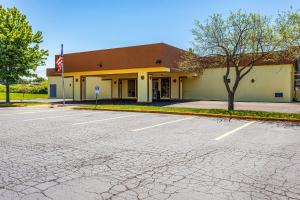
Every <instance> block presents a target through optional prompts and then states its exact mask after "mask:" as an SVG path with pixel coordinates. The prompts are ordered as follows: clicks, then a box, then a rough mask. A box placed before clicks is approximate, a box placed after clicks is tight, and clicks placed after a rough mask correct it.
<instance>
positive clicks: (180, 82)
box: [179, 78, 183, 99]
mask: <svg viewBox="0 0 300 200" xmlns="http://www.w3.org/2000/svg"><path fill="white" fill-rule="evenodd" d="M182 81H183V80H182V78H179V94H180V95H179V99H182V98H183V95H182V91H183V90H182V84H183V83H182Z"/></svg>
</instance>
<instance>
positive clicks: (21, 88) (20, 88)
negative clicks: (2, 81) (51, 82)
mask: <svg viewBox="0 0 300 200" xmlns="http://www.w3.org/2000/svg"><path fill="white" fill-rule="evenodd" d="M5 91H6V88H5V86H4V85H0V92H5ZM10 92H11V93H29V94H47V93H48V81H47V80H46V81H43V82H42V83H40V84H39V85H33V84H14V85H11V86H10Z"/></svg>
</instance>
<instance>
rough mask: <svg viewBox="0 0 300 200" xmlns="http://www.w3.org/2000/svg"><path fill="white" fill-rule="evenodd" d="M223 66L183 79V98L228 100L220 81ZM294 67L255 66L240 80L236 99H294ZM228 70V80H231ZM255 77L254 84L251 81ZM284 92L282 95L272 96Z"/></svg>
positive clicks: (283, 100) (232, 73) (287, 100)
mask: <svg viewBox="0 0 300 200" xmlns="http://www.w3.org/2000/svg"><path fill="white" fill-rule="evenodd" d="M225 70H226V69H225V68H216V69H208V70H205V71H204V72H203V74H202V75H199V76H198V77H190V78H187V79H184V80H183V89H182V90H183V91H182V93H183V99H200V100H227V92H226V88H225V85H224V82H223V76H224V74H225ZM293 76H294V71H293V66H292V65H282V66H280V65H278V66H255V67H254V68H253V69H252V70H251V71H250V73H249V74H248V75H247V76H245V77H244V79H243V80H242V81H241V82H240V85H239V87H238V90H237V92H236V98H235V100H236V101H267V102H291V101H292V99H293V80H294V79H293ZM234 77H235V76H234V69H232V70H231V74H230V78H231V83H233V82H234ZM252 79H254V81H255V82H254V83H252V82H251V80H252ZM275 92H283V97H277V98H275V97H274V93H275Z"/></svg>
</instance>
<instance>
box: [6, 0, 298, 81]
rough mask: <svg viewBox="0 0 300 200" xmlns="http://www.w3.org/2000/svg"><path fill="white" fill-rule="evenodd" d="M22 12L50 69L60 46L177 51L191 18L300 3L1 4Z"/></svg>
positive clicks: (71, 0) (136, 0) (121, 0)
mask: <svg viewBox="0 0 300 200" xmlns="http://www.w3.org/2000/svg"><path fill="white" fill-rule="evenodd" d="M0 4H1V5H3V6H5V7H12V6H16V7H17V8H18V9H20V10H21V11H22V12H23V13H25V14H26V15H27V17H28V20H29V21H30V23H31V25H32V26H33V28H34V30H40V31H42V32H43V35H44V43H43V45H42V46H43V48H45V49H47V50H49V57H48V60H47V65H46V66H43V67H39V68H38V70H37V73H38V74H39V75H42V76H45V68H46V67H53V66H54V55H55V54H59V52H60V44H61V43H63V44H64V46H65V53H70V52H76V51H86V50H95V49H104V48H113V47H121V46H131V45H140V44H148V43H157V42H165V43H168V44H170V45H174V46H177V47H179V48H183V49H186V48H188V47H190V46H191V41H192V39H193V37H192V35H191V29H192V28H193V23H194V20H195V19H198V20H201V21H205V20H206V19H207V17H208V16H209V15H211V14H213V13H222V14H224V15H226V14H228V13H229V11H230V10H238V9H242V10H245V11H252V12H258V13H261V14H265V15H269V16H272V15H275V14H276V12H277V11H280V10H288V9H289V7H290V6H293V8H294V9H299V8H300V0H76V1H75V0H0Z"/></svg>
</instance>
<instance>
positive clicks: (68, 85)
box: [48, 76, 73, 99]
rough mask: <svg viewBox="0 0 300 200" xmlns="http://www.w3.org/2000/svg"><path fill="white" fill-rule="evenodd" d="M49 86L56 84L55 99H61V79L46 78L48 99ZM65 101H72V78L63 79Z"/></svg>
mask: <svg viewBox="0 0 300 200" xmlns="http://www.w3.org/2000/svg"><path fill="white" fill-rule="evenodd" d="M50 84H56V98H57V99H61V98H63V97H62V87H61V86H62V79H61V77H60V76H51V77H48V97H49V98H50ZM64 91H65V99H73V77H67V78H65V79H64Z"/></svg>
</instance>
